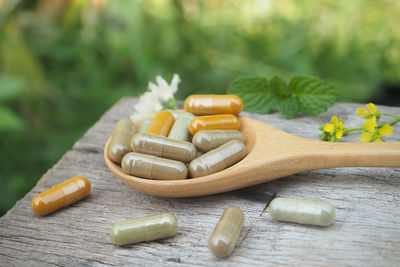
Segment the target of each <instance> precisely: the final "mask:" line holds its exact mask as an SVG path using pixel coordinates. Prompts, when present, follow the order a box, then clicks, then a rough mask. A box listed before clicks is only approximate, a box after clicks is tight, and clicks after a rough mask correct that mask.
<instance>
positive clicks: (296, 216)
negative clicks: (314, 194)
mask: <svg viewBox="0 0 400 267" xmlns="http://www.w3.org/2000/svg"><path fill="white" fill-rule="evenodd" d="M269 214H270V215H271V217H272V218H273V219H274V220H277V221H283V222H293V223H299V224H309V225H317V226H328V225H331V224H332V223H333V220H334V219H335V216H336V209H335V208H334V207H333V206H332V204H331V203H329V202H326V201H321V200H309V199H293V198H280V197H278V198H275V199H273V200H272V201H271V203H270V204H269Z"/></svg>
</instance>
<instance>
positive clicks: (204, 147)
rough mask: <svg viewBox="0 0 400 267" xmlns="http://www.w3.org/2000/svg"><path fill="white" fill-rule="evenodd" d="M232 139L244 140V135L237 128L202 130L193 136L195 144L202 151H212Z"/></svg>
mask: <svg viewBox="0 0 400 267" xmlns="http://www.w3.org/2000/svg"><path fill="white" fill-rule="evenodd" d="M231 140H241V141H243V135H242V133H241V132H240V131H236V130H202V131H199V132H197V133H196V134H195V135H194V136H193V140H192V142H193V144H194V145H195V146H196V148H197V149H198V150H200V151H202V152H207V151H210V150H211V149H214V148H216V147H219V146H220V145H223V144H225V143H227V142H229V141H231Z"/></svg>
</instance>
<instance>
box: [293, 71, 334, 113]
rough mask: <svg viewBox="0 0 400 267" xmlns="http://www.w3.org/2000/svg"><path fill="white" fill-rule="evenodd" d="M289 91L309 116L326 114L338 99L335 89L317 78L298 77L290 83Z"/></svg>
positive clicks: (302, 110) (303, 111)
mask: <svg viewBox="0 0 400 267" xmlns="http://www.w3.org/2000/svg"><path fill="white" fill-rule="evenodd" d="M289 90H290V92H291V93H292V94H293V96H294V97H295V98H296V99H297V102H298V104H299V107H300V111H301V112H302V113H304V114H308V115H317V114H320V113H322V112H325V111H326V110H327V109H328V107H330V106H332V105H333V104H334V103H335V101H336V98H337V93H336V90H335V88H334V87H332V86H331V85H329V84H328V83H326V82H324V81H321V80H319V79H317V78H313V77H308V76H302V75H297V76H295V77H293V78H292V80H291V81H290V83H289Z"/></svg>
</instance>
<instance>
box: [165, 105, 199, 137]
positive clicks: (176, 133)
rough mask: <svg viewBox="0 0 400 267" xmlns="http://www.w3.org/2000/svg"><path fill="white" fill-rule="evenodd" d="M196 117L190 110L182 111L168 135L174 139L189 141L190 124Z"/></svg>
mask: <svg viewBox="0 0 400 267" xmlns="http://www.w3.org/2000/svg"><path fill="white" fill-rule="evenodd" d="M193 118H194V115H193V114H192V113H189V112H184V113H182V114H181V115H180V116H179V117H178V118H177V119H176V120H175V123H174V125H173V126H172V128H171V131H170V132H169V135H168V137H169V138H172V139H177V140H182V141H189V139H190V133H189V124H190V122H191V121H192V119H193Z"/></svg>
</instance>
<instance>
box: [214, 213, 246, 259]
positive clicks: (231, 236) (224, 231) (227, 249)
mask: <svg viewBox="0 0 400 267" xmlns="http://www.w3.org/2000/svg"><path fill="white" fill-rule="evenodd" d="M243 223H244V214H243V211H242V210H241V209H239V208H237V207H230V208H227V209H226V210H225V211H224V213H223V214H222V216H221V219H220V220H219V222H218V224H217V225H216V226H215V229H214V231H213V233H212V234H211V236H210V239H209V240H208V248H209V249H210V251H211V253H212V254H213V255H214V256H216V257H219V258H224V257H227V256H229V255H230V254H231V253H232V251H233V248H234V247H235V245H236V242H237V240H238V238H239V235H240V231H241V230H242V226H243Z"/></svg>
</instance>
